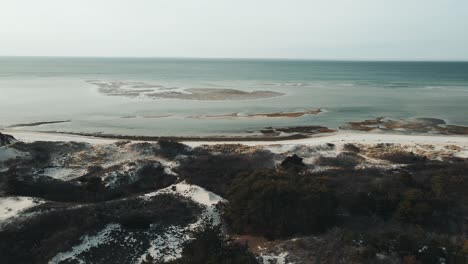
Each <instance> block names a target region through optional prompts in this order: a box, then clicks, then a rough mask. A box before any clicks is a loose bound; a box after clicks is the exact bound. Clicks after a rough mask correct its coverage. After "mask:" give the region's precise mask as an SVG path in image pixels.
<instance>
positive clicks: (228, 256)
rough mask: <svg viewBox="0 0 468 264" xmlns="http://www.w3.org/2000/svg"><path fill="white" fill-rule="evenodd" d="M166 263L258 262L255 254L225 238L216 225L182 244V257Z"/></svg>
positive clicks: (223, 263)
mask: <svg viewBox="0 0 468 264" xmlns="http://www.w3.org/2000/svg"><path fill="white" fill-rule="evenodd" d="M168 264H258V262H257V260H256V259H255V256H254V255H253V254H252V253H250V252H249V251H248V250H247V246H245V245H240V244H238V243H235V242H233V241H231V240H228V239H226V238H225V237H224V236H223V235H222V234H221V232H220V229H219V228H218V227H211V228H206V229H205V230H203V231H200V232H198V233H196V234H195V238H194V239H193V240H191V241H189V242H187V243H186V244H185V245H184V248H183V250H182V257H181V258H180V259H177V260H173V261H170V262H168Z"/></svg>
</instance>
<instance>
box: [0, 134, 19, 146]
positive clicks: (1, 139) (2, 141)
mask: <svg viewBox="0 0 468 264" xmlns="http://www.w3.org/2000/svg"><path fill="white" fill-rule="evenodd" d="M13 142H16V139H15V138H14V137H13V136H10V135H7V134H2V133H0V146H6V145H9V144H11V143H13Z"/></svg>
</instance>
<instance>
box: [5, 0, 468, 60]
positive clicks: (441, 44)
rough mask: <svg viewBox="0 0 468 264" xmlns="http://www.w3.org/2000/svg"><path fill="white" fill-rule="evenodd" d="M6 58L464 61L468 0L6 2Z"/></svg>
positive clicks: (467, 47)
mask: <svg viewBox="0 0 468 264" xmlns="http://www.w3.org/2000/svg"><path fill="white" fill-rule="evenodd" d="M0 55H4V56H5V55H6V56H16V55H21V56H30V55H33V56H136V57H230V58H238V57H241V58H249V57H255V58H310V59H364V60H366V59H371V60H379V59H390V60H468V0H0Z"/></svg>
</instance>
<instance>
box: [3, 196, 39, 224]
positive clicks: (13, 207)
mask: <svg viewBox="0 0 468 264" xmlns="http://www.w3.org/2000/svg"><path fill="white" fill-rule="evenodd" d="M41 203H43V201H40V200H37V199H33V198H31V197H22V196H15V197H2V198H0V223H1V222H3V221H4V220H6V219H8V218H10V217H14V216H17V215H18V214H19V213H21V212H22V211H24V210H26V209H28V208H31V207H33V206H36V205H39V204H41Z"/></svg>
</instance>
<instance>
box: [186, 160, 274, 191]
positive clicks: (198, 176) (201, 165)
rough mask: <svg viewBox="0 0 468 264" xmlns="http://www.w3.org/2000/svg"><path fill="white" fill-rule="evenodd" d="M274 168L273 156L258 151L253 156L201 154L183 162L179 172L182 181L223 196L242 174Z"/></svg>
mask: <svg viewBox="0 0 468 264" xmlns="http://www.w3.org/2000/svg"><path fill="white" fill-rule="evenodd" d="M273 167H274V162H273V154H272V153H271V152H267V151H257V152H254V153H252V154H245V155H241V154H220V155H213V154H200V155H199V156H191V157H188V158H187V159H184V160H182V161H181V165H180V166H179V169H178V172H179V176H180V177H181V178H182V179H185V180H187V182H189V183H192V184H196V185H199V186H201V187H204V188H206V189H207V190H209V191H212V192H214V193H216V194H219V195H221V196H223V195H224V194H225V193H226V191H227V189H228V187H229V185H230V184H231V182H232V181H233V180H234V179H235V178H236V176H237V175H239V174H240V173H248V172H253V171H255V170H258V169H270V168H273Z"/></svg>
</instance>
